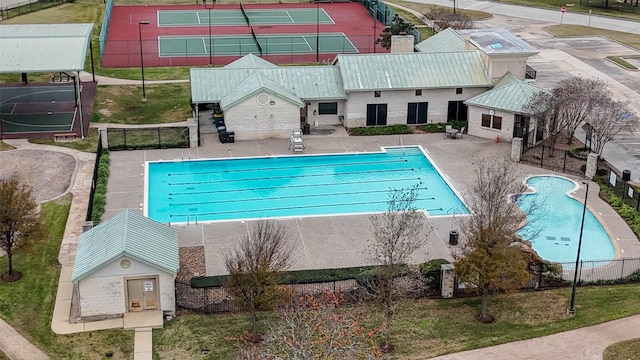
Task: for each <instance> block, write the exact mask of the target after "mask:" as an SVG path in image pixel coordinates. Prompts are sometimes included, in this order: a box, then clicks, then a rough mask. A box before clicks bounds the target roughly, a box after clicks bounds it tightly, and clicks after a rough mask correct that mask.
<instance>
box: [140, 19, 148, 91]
mask: <svg viewBox="0 0 640 360" xmlns="http://www.w3.org/2000/svg"><path fill="white" fill-rule="evenodd" d="M142 25H149V21H147V20H141V21H139V22H138V38H139V39H140V69H142V102H145V101H147V93H146V91H145V89H144V56H142Z"/></svg>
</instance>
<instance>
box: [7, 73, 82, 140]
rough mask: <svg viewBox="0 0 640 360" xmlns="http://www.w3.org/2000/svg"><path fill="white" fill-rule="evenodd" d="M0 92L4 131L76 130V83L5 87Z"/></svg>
mask: <svg viewBox="0 0 640 360" xmlns="http://www.w3.org/2000/svg"><path fill="white" fill-rule="evenodd" d="M0 92H2V100H1V101H0V125H1V129H2V133H3V134H9V133H25V132H68V131H71V130H72V129H73V122H74V118H75V113H76V99H77V94H76V92H75V88H74V86H73V85H71V86H66V85H65V86H62V85H56V86H28V87H2V88H0Z"/></svg>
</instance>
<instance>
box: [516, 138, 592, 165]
mask: <svg viewBox="0 0 640 360" xmlns="http://www.w3.org/2000/svg"><path fill="white" fill-rule="evenodd" d="M550 143H551V142H550V139H546V140H544V141H542V142H541V143H539V144H538V145H536V146H534V147H533V148H531V149H529V150H527V151H525V152H524V153H523V154H522V157H521V158H520V161H521V162H525V163H530V164H534V165H536V166H539V167H543V168H545V169H550V170H555V171H562V172H567V173H573V174H584V171H583V170H582V169H581V167H582V165H585V164H586V163H587V161H586V160H582V159H577V158H574V157H571V156H570V155H569V149H572V148H575V147H580V146H584V144H583V143H582V142H581V141H580V140H578V139H576V138H574V139H573V141H572V143H571V144H570V145H569V144H567V138H566V136H563V135H558V138H557V140H556V143H555V144H554V151H553V156H552V155H551V154H552V153H551V145H550ZM543 149H544V153H543ZM565 153H566V155H565ZM541 162H542V166H541V165H540V163H541Z"/></svg>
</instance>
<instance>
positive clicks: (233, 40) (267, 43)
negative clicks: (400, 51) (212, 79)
mask: <svg viewBox="0 0 640 360" xmlns="http://www.w3.org/2000/svg"><path fill="white" fill-rule="evenodd" d="M257 38H258V41H259V42H260V45H261V47H262V51H260V48H259V47H258V45H257V44H256V42H255V40H254V39H253V37H252V36H251V35H225V36H213V37H212V38H211V44H212V46H213V55H214V56H242V55H246V54H249V53H253V54H262V55H289V54H314V53H315V52H316V34H308V35H258V36H257ZM318 45H319V47H318V48H319V49H320V51H319V52H320V53H357V52H358V50H357V49H356V47H355V46H353V44H352V43H351V41H350V40H349V38H347V37H346V36H345V35H344V34H343V33H328V34H320V37H319V39H318ZM158 48H159V49H160V50H159V52H160V57H176V56H205V55H209V49H210V47H209V37H208V36H160V37H158Z"/></svg>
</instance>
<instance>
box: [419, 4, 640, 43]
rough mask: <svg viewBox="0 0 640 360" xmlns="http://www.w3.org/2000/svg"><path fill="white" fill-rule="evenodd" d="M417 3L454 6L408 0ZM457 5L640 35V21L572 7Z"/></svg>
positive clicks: (506, 14)
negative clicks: (599, 14) (576, 11)
mask: <svg viewBox="0 0 640 360" xmlns="http://www.w3.org/2000/svg"><path fill="white" fill-rule="evenodd" d="M408 1H411V2H416V3H423V4H435V5H441V6H449V7H453V3H454V2H453V1H452V0H408ZM455 3H456V7H457V8H460V9H469V10H477V11H485V12H488V13H490V14H496V15H504V16H511V17H517V18H525V19H530V20H538V21H544V22H550V23H557V24H560V22H561V21H562V23H563V24H574V25H583V26H592V27H597V28H601V29H609V30H617V31H623V32H628V33H634V34H639V35H640V22H638V21H629V20H620V19H616V18H610V17H604V16H595V15H592V16H589V15H587V14H579V13H574V12H572V11H571V7H567V12H565V13H564V15H562V13H561V11H560V9H558V10H547V9H538V8H531V7H524V6H518V5H509V4H504V3H496V2H490V1H476V0H456V2H455Z"/></svg>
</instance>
